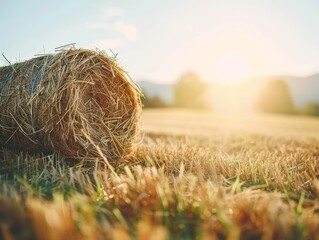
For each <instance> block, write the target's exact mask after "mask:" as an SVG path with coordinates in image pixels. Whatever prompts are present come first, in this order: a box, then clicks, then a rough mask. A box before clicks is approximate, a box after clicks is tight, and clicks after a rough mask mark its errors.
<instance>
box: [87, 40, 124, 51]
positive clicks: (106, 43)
mask: <svg viewBox="0 0 319 240" xmlns="http://www.w3.org/2000/svg"><path fill="white" fill-rule="evenodd" d="M93 45H94V46H95V47H97V48H100V49H112V48H117V47H120V46H122V45H123V41H122V40H120V39H102V40H99V41H96V42H95V43H94V44H93Z"/></svg>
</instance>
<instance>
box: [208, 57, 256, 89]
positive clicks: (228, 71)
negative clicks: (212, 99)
mask: <svg viewBox="0 0 319 240" xmlns="http://www.w3.org/2000/svg"><path fill="white" fill-rule="evenodd" d="M214 72H215V75H216V80H218V81H219V82H222V83H225V84H231V85H233V84H236V83H238V82H239V81H241V80H242V79H244V78H247V77H248V76H249V75H251V72H252V67H251V64H250V62H249V61H248V59H247V58H246V57H245V55H243V54H241V53H239V52H229V53H225V54H224V55H222V56H221V57H220V58H218V59H217V60H216V62H215V64H214Z"/></svg>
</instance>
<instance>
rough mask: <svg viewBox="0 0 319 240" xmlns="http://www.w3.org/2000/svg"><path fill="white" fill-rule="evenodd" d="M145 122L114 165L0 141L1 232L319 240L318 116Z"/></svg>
mask: <svg viewBox="0 0 319 240" xmlns="http://www.w3.org/2000/svg"><path fill="white" fill-rule="evenodd" d="M141 132H142V134H141V137H140V139H139V143H138V144H137V146H136V147H135V148H134V149H133V151H132V154H131V155H130V156H127V157H126V158H125V159H122V160H121V162H120V163H119V164H118V166H115V168H114V170H115V173H112V172H111V171H110V170H109V169H108V168H107V166H103V165H102V164H98V163H96V162H95V161H93V160H92V162H91V163H90V164H84V163H83V162H80V163H78V164H72V163H70V162H69V161H67V160H66V159H63V157H61V156H59V155H58V154H54V155H50V156H41V155H38V156H30V155H27V154H24V153H16V152H12V151H9V150H6V149H3V150H2V152H0V161H1V162H0V163H1V165H0V166H1V168H0V170H1V185H0V194H1V195H0V206H1V207H0V232H1V235H0V239H319V119H316V118H307V117H296V116H294V117H292V116H269V115H251V114H246V115H239V114H214V113H211V112H205V111H187V110H177V109H169V110H144V113H143V125H142V131H141ZM87 165H90V167H88V166H87Z"/></svg>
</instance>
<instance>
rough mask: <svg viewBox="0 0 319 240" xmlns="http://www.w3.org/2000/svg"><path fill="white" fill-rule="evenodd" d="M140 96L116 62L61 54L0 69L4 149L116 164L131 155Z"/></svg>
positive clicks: (0, 142)
mask: <svg viewBox="0 0 319 240" xmlns="http://www.w3.org/2000/svg"><path fill="white" fill-rule="evenodd" d="M140 94H141V93H140V91H139V90H138V89H137V87H136V86H135V85H134V84H133V83H132V82H131V81H130V80H129V79H128V77H127V76H126V73H125V72H124V70H123V69H122V68H121V67H119V65H118V64H117V63H116V61H115V59H114V58H111V57H109V56H107V55H106V54H105V53H103V52H97V51H92V50H85V49H69V50H62V51H61V52H58V53H56V54H54V55H45V56H41V57H37V58H34V59H31V60H29V61H26V62H21V63H16V64H14V65H12V66H6V67H1V68H0V146H4V147H10V148H14V149H21V150H24V151H28V152H47V153H48V152H49V153H52V152H59V153H61V154H63V155H64V156H67V157H69V158H73V159H76V158H80V159H83V158H87V159H92V158H96V157H99V156H100V155H101V152H102V154H103V155H104V156H106V157H107V158H108V161H109V162H111V163H116V162H117V160H118V159H120V158H121V157H122V156H124V155H125V154H127V153H129V152H130V151H131V146H132V142H134V141H135V140H136V135H137V132H138V129H139V119H140V113H141V105H140Z"/></svg>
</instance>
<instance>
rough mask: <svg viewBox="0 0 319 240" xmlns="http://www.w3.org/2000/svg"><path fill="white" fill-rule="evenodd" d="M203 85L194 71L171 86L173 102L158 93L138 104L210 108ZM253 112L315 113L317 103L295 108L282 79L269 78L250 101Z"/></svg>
mask: <svg viewBox="0 0 319 240" xmlns="http://www.w3.org/2000/svg"><path fill="white" fill-rule="evenodd" d="M207 88H208V86H207V84H206V83H205V82H204V81H202V80H201V78H200V77H199V76H198V75H197V74H196V73H194V72H188V73H185V74H184V75H182V76H181V77H180V78H179V79H178V80H177V82H176V84H175V85H174V102H173V103H171V104H168V103H166V102H165V101H163V100H162V99H161V98H160V97H159V96H154V97H150V96H147V94H146V95H145V97H144V98H143V99H142V104H143V105H144V107H145V108H166V107H177V108H190V109H210V106H209V104H208V101H207V99H205V92H206V90H207ZM254 109H255V110H256V111H257V112H264V113H276V114H302V115H312V116H319V103H308V104H306V105H305V106H303V107H302V108H297V107H296V106H295V104H294V101H293V98H292V96H291V94H290V91H289V87H288V85H287V84H286V82H285V81H283V80H280V79H275V80H270V81H269V82H268V83H267V85H266V86H265V87H264V88H263V89H262V90H261V91H260V93H259V95H258V97H257V99H256V100H255V102H254Z"/></svg>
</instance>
